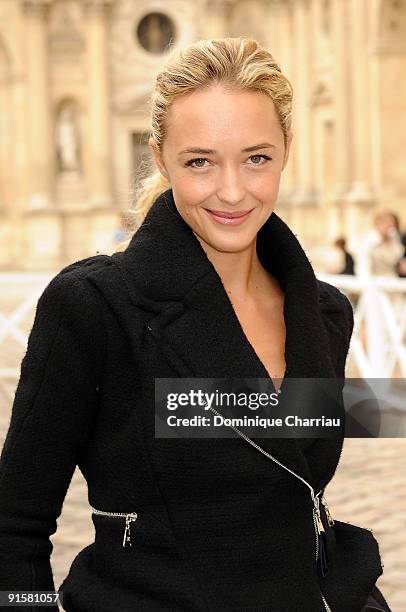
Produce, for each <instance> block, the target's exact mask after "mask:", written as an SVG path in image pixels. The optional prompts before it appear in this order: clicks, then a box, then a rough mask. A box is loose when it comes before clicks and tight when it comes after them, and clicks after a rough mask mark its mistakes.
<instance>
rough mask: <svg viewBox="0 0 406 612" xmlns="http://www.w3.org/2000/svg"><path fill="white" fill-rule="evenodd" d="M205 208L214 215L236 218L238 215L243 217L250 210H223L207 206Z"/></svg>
mask: <svg viewBox="0 0 406 612" xmlns="http://www.w3.org/2000/svg"><path fill="white" fill-rule="evenodd" d="M205 210H207V211H208V212H211V213H212V214H213V215H216V217H223V218H224V219H238V218H239V217H244V215H246V214H247V213H249V212H250V211H249V210H239V211H238V212H224V211H222V210H211V209H209V208H206V209H205Z"/></svg>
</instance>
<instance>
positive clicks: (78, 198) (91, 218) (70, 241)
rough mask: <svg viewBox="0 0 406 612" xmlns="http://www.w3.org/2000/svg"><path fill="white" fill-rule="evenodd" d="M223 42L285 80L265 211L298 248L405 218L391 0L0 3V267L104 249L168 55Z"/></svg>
mask: <svg viewBox="0 0 406 612" xmlns="http://www.w3.org/2000/svg"><path fill="white" fill-rule="evenodd" d="M239 35H246V36H253V37H255V38H257V39H258V40H259V41H260V42H262V43H263V44H265V45H266V46H267V47H268V48H269V49H270V50H271V52H272V53H273V54H274V55H275V57H276V59H277V60H278V61H279V63H280V64H281V67H282V69H283V70H284V72H285V73H286V74H287V76H288V77H289V78H290V80H291V82H292V84H293V87H294V91H295V98H294V124H293V130H294V141H293V145H292V153H291V158H290V161H289V164H288V166H287V167H286V169H285V172H284V175H283V178H282V182H281V192H280V198H279V202H278V209H277V210H278V212H279V213H280V214H281V215H282V216H283V217H284V218H285V219H286V220H287V222H288V223H289V224H290V225H291V227H292V228H293V229H294V230H295V231H296V232H297V233H298V235H299V236H300V237H301V238H302V239H303V241H304V243H305V245H309V246H310V247H311V246H312V245H314V244H317V243H319V242H321V241H325V240H326V239H327V240H332V239H334V238H335V237H336V236H338V235H345V236H346V237H347V238H348V239H349V244H350V246H351V244H353V245H354V247H355V246H356V241H357V237H358V236H359V233H360V232H361V231H363V229H364V228H365V227H366V226H367V225H368V224H369V223H370V220H371V218H372V216H373V215H374V213H375V212H376V211H377V210H378V209H379V208H380V207H390V208H391V209H392V210H394V211H395V212H398V213H399V214H400V215H402V212H403V211H404V212H405V218H404V219H403V221H404V222H406V206H405V198H406V173H405V172H404V168H403V166H404V157H403V156H404V151H405V150H406V146H405V147H404V146H403V143H405V145H406V79H405V78H404V77H405V74H406V1H404V0H193V1H192V0H137V1H134V0H0V268H1V269H26V270H29V269H31V270H36V269H38V270H40V269H47V268H58V267H60V266H61V265H63V264H64V263H65V262H69V261H72V260H75V259H79V258H81V257H85V256H87V255H92V254H95V253H96V252H105V251H108V250H109V249H110V248H111V246H112V235H113V233H114V230H115V229H117V227H118V226H119V223H120V218H121V216H122V212H123V211H124V210H125V209H127V208H128V207H129V206H130V205H131V193H132V189H133V186H134V182H135V181H136V180H137V170H138V168H139V166H140V160H146V163H148V158H147V155H148V149H147V146H146V140H147V137H148V129H149V110H148V96H149V93H150V91H151V88H152V86H153V82H154V78H155V75H156V73H157V72H158V70H159V69H160V66H161V65H162V63H163V61H164V59H165V55H166V53H167V51H168V47H169V46H172V47H177V46H184V45H186V44H188V43H190V42H192V41H194V40H197V39H199V38H211V37H222V36H239Z"/></svg>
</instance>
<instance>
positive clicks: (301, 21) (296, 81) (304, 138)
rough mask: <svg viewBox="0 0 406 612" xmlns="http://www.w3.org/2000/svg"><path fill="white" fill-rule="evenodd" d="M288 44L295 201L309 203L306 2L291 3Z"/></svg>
mask: <svg viewBox="0 0 406 612" xmlns="http://www.w3.org/2000/svg"><path fill="white" fill-rule="evenodd" d="M292 18H293V23H292V26H293V28H292V30H293V31H292V38H291V44H292V47H293V50H292V54H293V57H292V61H293V71H292V72H293V74H292V80H293V87H294V91H295V95H294V106H293V124H294V128H293V129H294V132H295V136H294V142H293V143H292V145H294V147H293V160H294V173H295V183H296V192H295V193H294V195H293V200H292V201H293V202H294V203H295V204H308V203H312V202H313V200H314V194H313V193H312V175H313V168H312V155H313V151H312V130H311V108H310V86H309V85H310V40H309V38H310V36H309V34H310V28H309V2H308V0H296V1H295V2H294V4H293V15H292Z"/></svg>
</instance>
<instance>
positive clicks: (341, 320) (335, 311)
mask: <svg viewBox="0 0 406 612" xmlns="http://www.w3.org/2000/svg"><path fill="white" fill-rule="evenodd" d="M317 283H318V286H319V302H320V309H321V312H322V314H323V315H324V316H325V318H327V319H328V320H330V321H331V322H332V323H333V324H335V325H336V326H337V327H338V328H339V330H340V331H341V332H342V333H344V334H345V335H346V336H347V338H348V339H349V338H350V337H351V334H352V331H353V328H354V312H353V308H352V304H351V302H350V300H349V299H348V297H347V296H346V295H345V293H343V292H342V291H340V289H338V287H336V286H335V285H332V284H330V283H327V282H326V281H322V280H320V279H317Z"/></svg>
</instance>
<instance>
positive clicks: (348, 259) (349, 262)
mask: <svg viewBox="0 0 406 612" xmlns="http://www.w3.org/2000/svg"><path fill="white" fill-rule="evenodd" d="M334 246H336V247H337V248H338V249H340V250H341V251H342V252H343V254H344V258H345V264H344V267H342V268H341V270H339V271H338V272H337V274H354V258H353V256H352V255H351V253H350V252H349V251H347V243H346V240H345V238H344V237H342V236H341V237H340V238H337V240H335V242H334Z"/></svg>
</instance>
